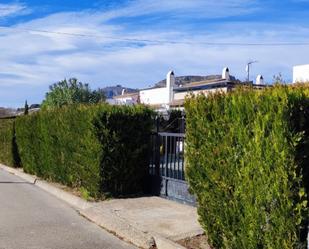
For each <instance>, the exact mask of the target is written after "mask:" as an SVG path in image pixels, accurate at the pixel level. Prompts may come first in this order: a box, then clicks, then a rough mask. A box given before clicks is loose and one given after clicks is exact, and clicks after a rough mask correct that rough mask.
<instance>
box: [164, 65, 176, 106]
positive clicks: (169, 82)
mask: <svg viewBox="0 0 309 249" xmlns="http://www.w3.org/2000/svg"><path fill="white" fill-rule="evenodd" d="M174 85H175V74H174V71H169V72H168V73H167V75H166V90H167V96H168V99H167V100H168V101H167V102H168V104H170V103H172V102H173V100H174Z"/></svg>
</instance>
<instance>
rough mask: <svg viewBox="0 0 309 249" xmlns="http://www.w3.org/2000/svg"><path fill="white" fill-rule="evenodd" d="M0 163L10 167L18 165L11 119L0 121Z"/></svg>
mask: <svg viewBox="0 0 309 249" xmlns="http://www.w3.org/2000/svg"><path fill="white" fill-rule="evenodd" d="M0 162H1V163H3V164H5V165H8V166H12V167H17V166H19V164H20V160H19V156H18V149H17V144H16V139H15V123H14V119H13V118H12V119H9V118H7V119H0Z"/></svg>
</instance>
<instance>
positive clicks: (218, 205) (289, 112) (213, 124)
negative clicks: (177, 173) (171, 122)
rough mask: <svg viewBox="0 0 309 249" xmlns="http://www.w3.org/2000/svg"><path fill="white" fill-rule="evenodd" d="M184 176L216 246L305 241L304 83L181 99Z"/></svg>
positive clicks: (247, 247) (307, 145)
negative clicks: (184, 132)
mask: <svg viewBox="0 0 309 249" xmlns="http://www.w3.org/2000/svg"><path fill="white" fill-rule="evenodd" d="M185 109H186V115H187V133H186V138H187V140H186V143H187V145H186V160H187V161H186V176H187V179H188V181H189V185H190V189H191V191H192V192H193V193H194V194H195V195H196V197H197V201H198V213H199V217H200V223H201V224H202V226H203V228H204V229H205V232H206V234H207V235H208V238H209V242H210V244H211V245H212V246H213V247H215V248H231V249H234V248H235V249H236V248H237V249H240V248H244V249H251V248H252V249H255V248H273V249H277V248H278V249H283V248H304V247H305V243H306V242H305V239H306V229H305V228H306V226H307V221H308V202H307V201H308V199H307V196H308V183H309V177H308V168H309V161H308V159H309V86H308V85H305V84H304V85H299V86H297V87H288V86H275V87H273V88H270V89H264V90H259V91H257V90H253V89H246V88H240V89H237V90H235V91H233V92H232V93H228V94H220V93H217V94H214V95H210V96H208V97H205V96H203V95H201V96H197V97H192V98H189V99H187V101H186V104H185Z"/></svg>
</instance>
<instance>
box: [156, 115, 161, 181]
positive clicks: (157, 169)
mask: <svg viewBox="0 0 309 249" xmlns="http://www.w3.org/2000/svg"><path fill="white" fill-rule="evenodd" d="M159 131H160V118H159V117H158V116H157V117H156V136H155V140H156V141H155V175H156V177H157V178H158V179H160V136H159Z"/></svg>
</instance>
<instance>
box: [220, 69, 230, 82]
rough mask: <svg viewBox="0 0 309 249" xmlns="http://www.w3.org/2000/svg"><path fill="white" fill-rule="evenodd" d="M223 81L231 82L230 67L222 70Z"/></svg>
mask: <svg viewBox="0 0 309 249" xmlns="http://www.w3.org/2000/svg"><path fill="white" fill-rule="evenodd" d="M222 79H223V80H230V70H229V68H228V67H225V68H223V70H222Z"/></svg>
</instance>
